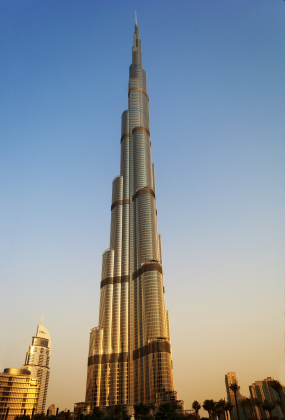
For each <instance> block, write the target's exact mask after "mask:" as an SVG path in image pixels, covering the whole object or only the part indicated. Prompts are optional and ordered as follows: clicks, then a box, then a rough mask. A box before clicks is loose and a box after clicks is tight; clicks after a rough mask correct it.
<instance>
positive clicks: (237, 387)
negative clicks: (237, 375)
mask: <svg viewBox="0 0 285 420" xmlns="http://www.w3.org/2000/svg"><path fill="white" fill-rule="evenodd" d="M230 389H231V390H232V391H233V393H234V396H235V403H236V410H237V416H238V420H240V417H239V411H238V403H237V392H238V391H239V390H240V386H238V384H236V383H234V384H231V385H230Z"/></svg>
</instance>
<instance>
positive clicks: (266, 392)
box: [249, 377, 285, 420]
mask: <svg viewBox="0 0 285 420" xmlns="http://www.w3.org/2000/svg"><path fill="white" fill-rule="evenodd" d="M270 381H273V378H271V377H269V378H266V379H264V380H263V381H256V382H254V383H253V384H252V385H250V386H249V392H250V396H251V398H258V399H259V400H260V401H262V402H264V401H265V400H267V401H269V402H273V401H275V400H279V395H278V393H277V392H276V391H275V390H274V389H273V388H272V387H271V386H270V385H269V382H270ZM283 394H284V395H283V403H285V389H283ZM261 410H262V412H261ZM255 412H256V418H257V419H258V420H263V419H269V413H268V412H267V411H265V410H263V409H259V408H257V407H255ZM272 415H273V416H276V417H279V418H280V419H282V418H284V416H283V413H282V410H281V408H280V407H279V406H278V405H276V406H275V409H274V410H273V411H272Z"/></svg>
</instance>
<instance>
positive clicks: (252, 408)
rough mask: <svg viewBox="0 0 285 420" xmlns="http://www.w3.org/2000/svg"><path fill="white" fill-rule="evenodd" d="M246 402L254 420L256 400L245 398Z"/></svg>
mask: <svg viewBox="0 0 285 420" xmlns="http://www.w3.org/2000/svg"><path fill="white" fill-rule="evenodd" d="M245 401H246V403H247V407H248V409H249V411H250V417H251V419H252V420H253V419H254V418H255V403H254V400H253V399H251V398H245Z"/></svg>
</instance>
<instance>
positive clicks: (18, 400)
mask: <svg viewBox="0 0 285 420" xmlns="http://www.w3.org/2000/svg"><path fill="white" fill-rule="evenodd" d="M38 398H39V385H38V379H37V378H35V377H33V376H31V373H30V372H29V371H27V370H24V369H13V368H10V369H4V372H3V373H0V420H4V419H5V416H6V412H7V408H8V407H9V414H8V417H7V420H13V419H14V417H15V416H20V415H23V414H24V412H25V413H26V415H28V416H30V417H31V416H32V412H33V408H34V409H36V407H37V403H38Z"/></svg>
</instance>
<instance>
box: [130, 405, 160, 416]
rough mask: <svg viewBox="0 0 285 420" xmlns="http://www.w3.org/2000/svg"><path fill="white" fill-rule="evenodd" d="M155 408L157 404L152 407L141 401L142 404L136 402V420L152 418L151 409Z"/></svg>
mask: <svg viewBox="0 0 285 420" xmlns="http://www.w3.org/2000/svg"><path fill="white" fill-rule="evenodd" d="M154 408H155V406H154V407H153V406H152V407H150V406H149V405H146V404H143V403H140V404H135V405H134V410H135V413H134V416H135V420H150V419H151V417H152V416H151V415H150V410H153V409H154Z"/></svg>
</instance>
